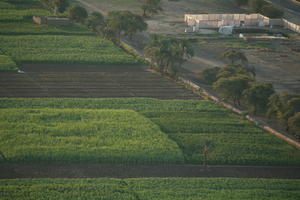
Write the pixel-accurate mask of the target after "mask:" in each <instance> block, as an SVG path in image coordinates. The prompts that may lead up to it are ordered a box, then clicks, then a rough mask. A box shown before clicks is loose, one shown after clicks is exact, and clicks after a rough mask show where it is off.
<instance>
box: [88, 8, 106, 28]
mask: <svg viewBox="0 0 300 200" xmlns="http://www.w3.org/2000/svg"><path fill="white" fill-rule="evenodd" d="M104 24H105V22H104V17H103V15H102V14H101V13H98V12H92V14H90V16H89V17H88V18H87V20H86V25H87V27H88V28H90V29H92V30H94V31H97V32H101V29H102V28H103V26H104Z"/></svg>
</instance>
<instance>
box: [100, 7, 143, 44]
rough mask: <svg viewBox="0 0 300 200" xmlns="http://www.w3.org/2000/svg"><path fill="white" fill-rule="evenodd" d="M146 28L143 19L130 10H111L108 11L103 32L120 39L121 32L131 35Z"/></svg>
mask: <svg viewBox="0 0 300 200" xmlns="http://www.w3.org/2000/svg"><path fill="white" fill-rule="evenodd" d="M146 29H147V24H146V23H145V22H144V19H143V18H142V17H141V16H140V15H137V14H134V13H132V12H130V11H111V12H109V13H108V17H107V23H106V27H105V33H106V34H107V35H110V36H111V37H115V39H116V40H117V41H120V38H121V34H124V35H125V36H128V37H130V38H132V36H133V35H134V34H135V33H137V32H139V31H144V30H146Z"/></svg>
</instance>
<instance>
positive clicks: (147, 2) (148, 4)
mask: <svg viewBox="0 0 300 200" xmlns="http://www.w3.org/2000/svg"><path fill="white" fill-rule="evenodd" d="M141 8H142V10H143V16H144V17H148V16H151V15H153V14H157V13H159V12H160V11H162V10H163V9H162V7H161V0H143V4H142V6H141Z"/></svg>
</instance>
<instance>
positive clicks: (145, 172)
mask: <svg viewBox="0 0 300 200" xmlns="http://www.w3.org/2000/svg"><path fill="white" fill-rule="evenodd" d="M100 177H111V178H139V177H235V178H280V179H299V178H300V167H254V166H208V167H207V168H206V169H205V168H204V167H203V166H201V165H109V164H59V163H57V164H0V179H11V178H100Z"/></svg>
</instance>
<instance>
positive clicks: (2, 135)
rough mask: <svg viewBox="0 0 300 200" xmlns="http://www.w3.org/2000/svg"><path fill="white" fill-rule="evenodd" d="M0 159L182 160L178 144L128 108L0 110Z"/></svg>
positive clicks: (129, 161)
mask: <svg viewBox="0 0 300 200" xmlns="http://www.w3.org/2000/svg"><path fill="white" fill-rule="evenodd" d="M0 127H1V128H0V146H1V151H2V153H3V154H4V155H5V157H6V159H4V158H3V157H2V158H1V159H0V162H7V161H8V162H17V161H78V162H80V161H94V162H100V163H183V161H184V158H183V154H182V152H181V150H180V149H179V147H178V146H177V144H176V143H175V142H174V141H172V140H170V139H169V138H168V136H167V135H166V134H164V133H163V132H161V131H160V129H159V127H158V126H157V125H155V124H153V123H152V122H151V121H150V120H149V119H146V118H145V117H143V116H142V115H140V114H138V113H136V112H134V111H130V110H89V109H51V110H50V109H2V110H1V113H0Z"/></svg>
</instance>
